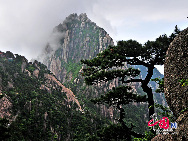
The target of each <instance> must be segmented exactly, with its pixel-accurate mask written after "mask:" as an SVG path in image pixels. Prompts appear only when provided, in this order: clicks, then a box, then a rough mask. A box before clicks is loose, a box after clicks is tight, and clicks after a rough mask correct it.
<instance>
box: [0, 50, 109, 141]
mask: <svg viewBox="0 0 188 141" xmlns="http://www.w3.org/2000/svg"><path fill="white" fill-rule="evenodd" d="M0 55H1V56H0V96H1V99H0V118H1V120H0V133H1V135H0V140H17V141H18V140H33V141H41V140H73V139H75V140H82V139H83V138H86V137H87V135H90V134H93V133H95V131H96V129H97V128H98V127H99V126H101V125H103V124H105V123H107V122H106V121H105V119H104V118H103V119H102V118H101V117H99V116H98V115H97V114H94V113H90V112H89V111H87V110H84V111H83V110H82V109H81V107H79V106H80V105H79V102H78V101H77V99H76V97H75V96H74V95H73V94H72V95H70V94H71V93H70V91H71V90H69V91H68V90H67V88H65V87H63V86H62V84H61V83H58V82H59V81H58V80H57V79H56V78H55V76H54V75H53V74H52V73H51V72H50V71H49V70H48V69H47V68H46V66H45V65H43V64H42V63H40V62H37V61H35V62H34V63H31V62H30V63H28V62H27V60H26V59H25V57H23V56H20V55H17V54H13V53H11V52H9V51H7V52H6V53H3V52H0ZM47 76H48V77H47ZM51 78H53V79H51ZM54 80H55V81H54ZM60 84H61V85H60ZM63 91H66V93H65V92H63ZM68 92H69V93H68Z"/></svg>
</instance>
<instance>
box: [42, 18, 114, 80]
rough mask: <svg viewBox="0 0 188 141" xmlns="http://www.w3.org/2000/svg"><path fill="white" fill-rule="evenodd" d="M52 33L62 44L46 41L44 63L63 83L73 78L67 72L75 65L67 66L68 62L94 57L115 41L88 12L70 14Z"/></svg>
mask: <svg viewBox="0 0 188 141" xmlns="http://www.w3.org/2000/svg"><path fill="white" fill-rule="evenodd" d="M53 35H54V36H55V37H56V38H59V40H58V41H57V42H59V44H57V45H56V46H55V47H54V44H53V42H49V43H48V44H47V46H46V48H45V53H46V54H44V56H45V59H44V64H46V65H47V66H48V68H49V69H50V70H51V71H52V72H53V73H54V74H55V76H56V77H57V78H58V79H59V80H61V81H62V82H63V83H64V82H65V81H67V80H71V79H72V78H73V76H72V75H73V74H69V76H68V75H67V73H69V71H70V69H74V68H68V66H67V64H68V65H69V66H70V65H71V63H79V62H80V60H81V59H86V58H87V59H88V58H93V57H94V56H96V55H97V54H98V53H99V52H101V51H102V50H104V49H105V48H106V47H108V46H109V45H114V43H113V40H112V38H111V37H110V36H109V35H108V34H107V33H106V31H104V29H102V28H100V27H98V26H97V25H96V24H95V23H93V22H91V20H90V19H88V17H87V15H86V14H80V15H79V16H78V15H77V14H71V15H70V16H68V17H67V18H66V19H65V21H64V22H63V23H62V24H59V25H58V26H56V27H55V29H54V32H53ZM53 35H52V36H53ZM56 35H58V36H56ZM66 66H67V68H66ZM73 67H74V66H73ZM76 68H77V67H76ZM77 69H78V68H77ZM79 69H81V68H79ZM66 77H69V78H67V79H66Z"/></svg>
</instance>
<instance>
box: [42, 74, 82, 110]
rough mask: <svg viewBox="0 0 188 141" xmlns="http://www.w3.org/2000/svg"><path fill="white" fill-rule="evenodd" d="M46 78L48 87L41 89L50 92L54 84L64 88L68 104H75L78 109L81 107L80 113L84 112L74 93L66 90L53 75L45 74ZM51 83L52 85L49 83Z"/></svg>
mask: <svg viewBox="0 0 188 141" xmlns="http://www.w3.org/2000/svg"><path fill="white" fill-rule="evenodd" d="M44 77H45V78H46V79H47V84H46V85H47V87H45V86H42V87H41V88H45V89H47V90H48V91H49V90H50V88H51V87H52V85H51V84H52V82H53V83H55V84H56V85H58V86H59V87H61V88H62V90H61V92H65V93H66V96H67V102H71V101H72V102H75V103H76V104H77V105H78V107H79V110H80V111H83V110H82V108H81V106H80V103H79V102H78V100H77V99H76V97H75V95H74V94H73V92H72V91H71V90H70V89H68V88H66V87H65V86H64V85H62V84H61V83H60V82H59V81H58V80H57V79H56V78H55V77H54V76H53V75H51V74H44ZM49 82H50V83H49Z"/></svg>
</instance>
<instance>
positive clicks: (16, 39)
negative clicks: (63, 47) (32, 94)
mask: <svg viewBox="0 0 188 141" xmlns="http://www.w3.org/2000/svg"><path fill="white" fill-rule="evenodd" d="M187 5H188V1H187V0H180V1H172V0H166V1H164V0H158V1H151V0H142V1H140V0H117V1H112V0H89V1H88V0H79V1H75V0H55V1H54V0H39V1H37V0H16V1H13V0H6V1H5V0H0V50H2V51H7V50H10V51H12V52H13V53H18V54H22V55H25V56H26V57H27V58H28V59H29V60H30V59H31V58H32V57H33V58H35V57H36V56H37V55H38V54H39V53H40V51H41V50H42V48H43V47H44V46H45V45H46V43H47V41H48V38H49V36H50V34H51V32H52V30H53V28H54V27H55V26H56V25H58V24H59V23H62V22H63V20H64V19H65V18H66V17H67V16H69V15H70V14H72V13H78V14H80V13H87V15H88V17H89V18H90V19H91V20H92V21H93V22H95V23H96V24H97V25H99V26H100V27H102V28H104V29H105V30H106V31H107V32H108V33H109V34H110V36H111V37H112V38H113V39H114V40H115V41H116V40H128V39H135V40H137V41H139V42H142V43H144V42H145V41H147V40H154V39H155V38H157V37H158V36H159V35H160V34H164V33H170V32H172V31H173V29H174V26H175V25H178V26H179V27H180V28H181V29H184V28H185V27H186V26H187V22H188V19H187V18H186V17H187V16H188V15H187V13H188V9H187ZM115 41H114V42H115Z"/></svg>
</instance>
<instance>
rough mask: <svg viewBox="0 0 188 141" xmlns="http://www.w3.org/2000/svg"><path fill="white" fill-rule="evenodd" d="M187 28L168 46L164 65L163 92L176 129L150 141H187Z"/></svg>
mask: <svg viewBox="0 0 188 141" xmlns="http://www.w3.org/2000/svg"><path fill="white" fill-rule="evenodd" d="M181 79H188V28H186V29H185V30H183V31H182V32H181V33H180V34H179V35H178V36H177V37H176V38H175V39H174V40H173V42H172V43H171V44H170V46H169V48H168V50H167V53H166V58H165V64H164V91H165V97H166V100H167V103H168V105H169V107H170V109H171V110H172V112H173V114H174V115H175V116H176V118H177V120H176V122H177V125H178V127H177V129H176V130H175V133H176V134H174V135H158V136H157V137H155V138H154V139H153V140H152V141H159V140H165V141H171V140H174V141H186V140H188V111H187V108H188V85H186V86H182V84H181V83H180V82H179V80H181Z"/></svg>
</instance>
